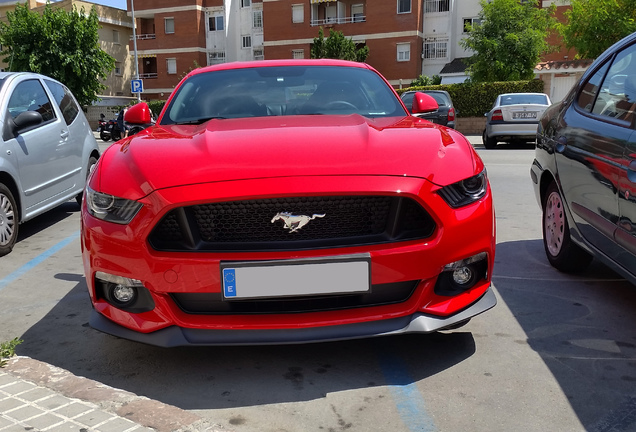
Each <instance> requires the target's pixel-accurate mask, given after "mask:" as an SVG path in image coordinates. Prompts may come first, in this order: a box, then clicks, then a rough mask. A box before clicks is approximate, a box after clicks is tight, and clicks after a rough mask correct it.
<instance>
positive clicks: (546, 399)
mask: <svg viewBox="0 0 636 432" xmlns="http://www.w3.org/2000/svg"><path fill="white" fill-rule="evenodd" d="M470 138H471V141H472V142H474V144H475V147H476V148H477V149H478V152H479V154H480V155H481V156H482V158H483V159H484V162H485V164H486V167H487V169H488V175H489V177H490V180H491V184H492V188H493V193H494V197H495V207H496V212H497V258H496V265H495V271H494V275H493V280H494V284H495V288H496V293H497V297H498V300H499V303H498V305H497V306H496V307H495V308H494V309H492V310H491V311H488V312H486V313H485V314H483V315H481V316H478V317H476V318H474V319H473V320H472V321H471V322H470V323H469V324H468V325H467V326H465V327H463V328H461V329H458V330H456V331H452V332H440V333H437V334H431V335H405V336H399V337H385V338H377V339H368V340H359V341H348V342H335V343H321V344H310V345H289V346H287V345H286V346H267V347H215V348H212V347H210V348H187V349H160V348H155V347H149V346H145V345H141V344H137V343H133V342H129V341H125V340H120V339H116V338H114V337H111V336H108V335H104V334H101V333H98V332H96V331H95V330H93V329H91V328H90V327H89V326H88V324H87V322H88V315H89V312H90V302H89V300H88V297H87V294H86V285H85V282H84V280H83V274H82V264H81V258H80V252H79V240H78V229H79V212H78V207H77V204H75V203H74V202H69V203H67V204H65V205H63V206H62V207H60V208H59V209H56V210H54V211H52V212H49V213H48V214H46V215H44V216H43V217H40V218H37V219H36V220H33V221H31V222H29V223H27V224H25V225H24V226H23V227H21V235H20V238H19V241H18V243H17V245H16V248H15V250H14V252H12V253H11V254H10V255H8V256H6V257H3V258H2V261H1V264H0V340H2V341H4V340H9V339H12V338H13V337H16V336H18V337H20V338H22V339H24V343H23V344H22V345H20V346H19V347H18V350H17V351H18V354H19V355H21V356H25V357H28V358H30V359H33V360H35V361H37V362H42V363H43V364H46V365H52V366H54V367H55V368H59V369H60V370H62V371H65V373H66V372H67V373H69V374H71V375H72V376H74V377H84V378H86V379H89V380H91V382H93V383H97V384H92V385H93V386H97V387H99V386H100V385H106V386H108V387H109V388H112V389H116V390H117V391H118V392H119V391H121V392H125V393H126V394H127V395H128V396H129V397H130V398H132V399H130V401H132V400H134V401H138V400H140V399H143V400H146V398H147V399H148V400H150V401H153V402H156V403H158V404H161V405H160V406H161V407H163V408H158V405H153V406H152V407H151V408H140V407H139V406H138V405H134V404H131V405H130V408H129V410H128V411H126V409H121V408H122V406H123V407H126V405H124V402H121V401H120V402H117V401H113V400H112V398H111V399H107V398H105V397H103V400H99V397H100V396H93V399H91V402H92V403H95V404H97V406H98V408H99V409H101V410H104V411H105V412H110V413H116V414H117V415H121V416H122V417H124V418H126V419H133V420H134V421H135V424H139V425H140V427H144V428H150V429H157V430H161V429H160V427H161V426H160V425H159V424H158V423H157V422H156V421H155V422H154V423H153V416H154V417H155V418H157V417H159V415H160V413H161V411H162V410H164V409H177V410H179V411H178V412H180V413H184V414H189V415H193V416H194V417H193V418H192V419H189V420H188V421H184V422H183V423H181V424H180V425H173V426H170V425H167V424H163V426H162V427H165V428H166V429H163V430H178V429H179V428H185V427H189V428H191V429H189V430H211V428H218V429H219V430H230V431H237V432H252V431H320V432H323V431H345V430H346V431H387V430H391V431H408V432H411V431H467V430H470V431H513V430H523V431H546V430H555V431H583V430H589V431H631V430H636V392H635V391H634V382H635V381H636V332H635V331H634V330H633V329H634V328H636V318H635V315H634V313H633V311H634V309H635V307H636V290H635V289H634V286H632V285H631V284H629V283H627V282H626V281H624V280H623V279H622V278H620V277H618V276H617V275H616V274H614V273H612V272H611V271H609V270H608V269H607V268H605V267H603V266H602V265H600V264H598V263H594V264H593V265H592V266H591V267H590V269H589V270H588V271H587V272H586V273H585V274H582V275H576V276H573V275H565V274H561V273H559V272H557V271H556V270H554V269H552V268H551V267H550V266H549V264H548V262H547V260H546V258H545V256H544V253H543V245H542V241H541V219H540V218H541V213H540V210H539V208H538V206H537V203H536V201H535V199H534V195H533V191H532V186H531V181H530V178H529V167H530V163H531V162H532V158H533V150H532V146H530V145H527V146H516V147H513V146H505V145H503V146H500V147H498V148H497V149H496V150H485V149H483V148H482V147H481V144H480V142H481V140H480V138H479V137H470ZM107 145H108V143H101V142H100V146H102V147H105V146H107ZM55 370H57V369H55ZM11 373H17V372H11ZM25 378H26V379H36V377H33V376H31V377H30V378H29V376H26V375H25ZM40 379H42V378H41V377H40ZM53 381H55V380H49V384H46V383H44V382H43V383H42V384H43V385H45V384H46V385H49V386H52V385H53V384H51V382H53ZM1 389H2V382H1V381H0V390H1ZM56 391H62V390H61V389H57V390H56ZM68 391H69V392H72V390H68ZM81 395H82V394H80V396H81ZM72 397H78V394H77V393H76V394H75V396H72ZM83 397H86V396H83ZM80 399H81V397H80ZM1 404H2V396H0V406H2V405H1ZM144 410H145V411H144ZM171 428H173V429H171ZM4 430H5V429H3V426H2V423H0V431H4ZM6 430H14V429H6ZM22 430H23V429H22ZM184 430H185V429H184Z"/></svg>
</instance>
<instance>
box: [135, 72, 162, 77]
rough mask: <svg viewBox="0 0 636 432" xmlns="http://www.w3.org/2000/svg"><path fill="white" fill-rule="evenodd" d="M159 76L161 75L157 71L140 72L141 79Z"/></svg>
mask: <svg viewBox="0 0 636 432" xmlns="http://www.w3.org/2000/svg"><path fill="white" fill-rule="evenodd" d="M157 78H159V75H158V74H157V73H156V72H154V73H140V74H139V79H157Z"/></svg>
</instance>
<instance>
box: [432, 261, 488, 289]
mask: <svg viewBox="0 0 636 432" xmlns="http://www.w3.org/2000/svg"><path fill="white" fill-rule="evenodd" d="M487 276H488V254H487V253H486V252H482V253H479V254H477V255H473V256H472V257H469V258H466V259H463V260H459V261H455V262H452V263H450V264H447V265H445V266H444V268H443V269H442V272H441V273H440V275H439V277H438V278H437V283H436V284H435V294H437V295H440V296H448V297H450V296H456V295H459V294H461V293H463V292H465V291H468V290H469V289H471V288H472V287H474V286H475V285H477V283H478V282H479V281H480V280H484V279H486V278H487Z"/></svg>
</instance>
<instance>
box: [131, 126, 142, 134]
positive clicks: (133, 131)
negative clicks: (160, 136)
mask: <svg viewBox="0 0 636 432" xmlns="http://www.w3.org/2000/svg"><path fill="white" fill-rule="evenodd" d="M144 129H145V128H143V127H142V126H133V127H131V128H130V129H129V130H128V136H133V135H136V134H138V133H139V132H141V131H142V130H144Z"/></svg>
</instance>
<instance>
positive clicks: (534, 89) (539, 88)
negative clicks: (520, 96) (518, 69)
mask: <svg viewBox="0 0 636 432" xmlns="http://www.w3.org/2000/svg"><path fill="white" fill-rule="evenodd" d="M410 90H415V91H418V90H446V91H447V92H448V94H450V97H451V99H452V100H453V105H455V110H457V111H458V114H457V116H458V117H483V115H484V113H486V112H488V111H490V109H491V108H492V104H493V103H494V102H495V99H496V98H497V96H499V95H500V94H502V93H526V92H528V93H543V81H541V80H538V79H534V80H530V81H504V82H489V83H461V84H441V85H436V86H422V87H409V88H404V89H399V90H397V92H398V94H401V93H403V92H405V91H410Z"/></svg>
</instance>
